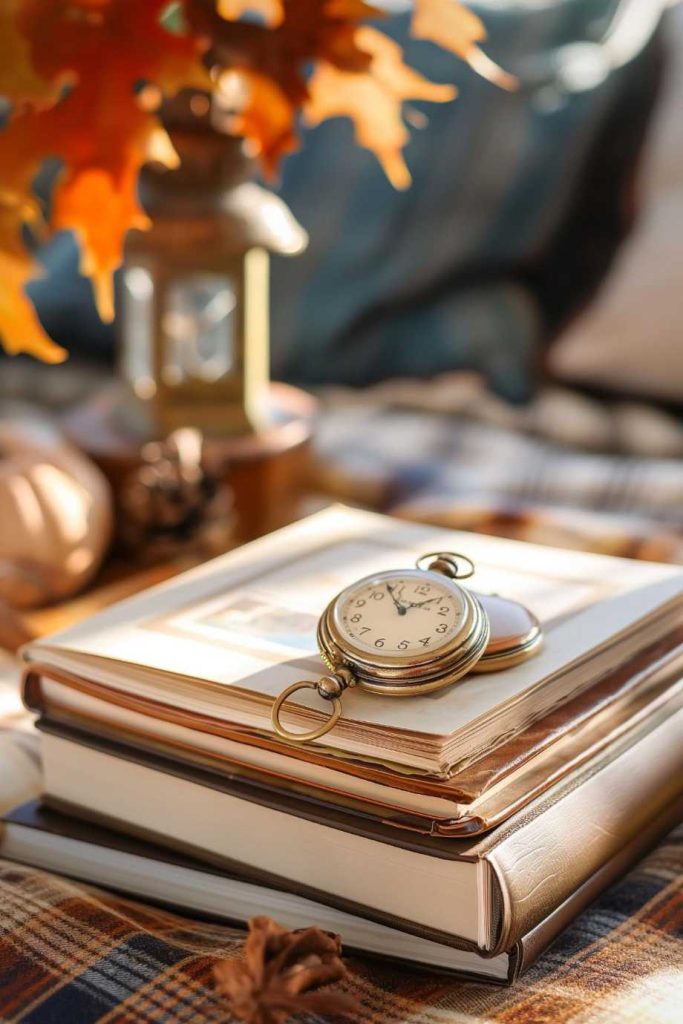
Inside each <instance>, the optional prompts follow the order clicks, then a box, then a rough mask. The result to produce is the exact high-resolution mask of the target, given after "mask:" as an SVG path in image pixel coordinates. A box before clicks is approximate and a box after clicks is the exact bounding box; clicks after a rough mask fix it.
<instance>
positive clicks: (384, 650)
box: [272, 552, 540, 743]
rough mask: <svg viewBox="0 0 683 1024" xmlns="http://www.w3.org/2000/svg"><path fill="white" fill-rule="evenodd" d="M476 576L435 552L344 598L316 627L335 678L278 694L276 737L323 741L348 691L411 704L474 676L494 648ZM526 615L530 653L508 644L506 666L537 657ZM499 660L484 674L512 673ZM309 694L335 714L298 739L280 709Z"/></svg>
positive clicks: (465, 562) (466, 563)
mask: <svg viewBox="0 0 683 1024" xmlns="http://www.w3.org/2000/svg"><path fill="white" fill-rule="evenodd" d="M473 574H474V564H473V563H472V561H471V560H470V559H469V558H467V557H466V556H464V555H460V554H456V553H453V552H430V553H428V554H425V555H422V556H421V557H420V558H419V559H418V560H417V562H416V565H415V568H413V569H394V570H390V571H388V572H379V573H374V574H373V575H371V576H366V577H364V578H363V579H360V580H358V581H356V582H355V583H352V584H351V585H350V586H348V587H346V588H345V589H344V590H342V591H341V592H340V593H339V594H337V596H336V597H334V598H333V599H332V601H330V603H329V604H328V606H327V608H326V609H325V610H324V612H323V613H322V615H321V617H320V620H319V623H318V632H317V640H318V646H319V648H320V654H321V657H322V659H323V661H324V663H325V665H326V666H327V668H328V669H329V675H324V676H322V677H321V678H320V679H318V680H301V681H300V682H297V683H293V684H292V685H291V686H288V687H287V689H286V690H284V691H283V692H282V693H281V694H280V696H279V697H278V698H277V699H276V701H275V703H274V705H273V711H272V723H273V728H274V729H275V732H276V733H277V734H278V735H279V736H281V737H282V738H283V739H287V740H290V741H294V742H299V743H303V742H308V741H310V740H314V739H318V738H319V737H320V736H324V735H325V733H327V732H329V731H330V729H332V728H333V727H334V726H335V725H336V723H337V722H338V720H339V718H340V716H341V699H340V698H341V695H342V693H343V692H344V690H346V689H349V688H350V687H354V686H360V687H362V688H363V689H365V690H368V691H370V692H371V693H376V694H381V695H384V696H391V697H410V696H415V695H418V694H425V693H430V692H432V691H434V690H440V689H442V688H443V687H446V686H450V685H452V684H453V683H455V682H457V681H458V680H459V679H461V678H462V677H463V676H464V675H465V674H466V673H467V672H470V671H471V670H472V669H474V668H475V667H476V666H477V665H478V664H480V663H481V660H482V657H483V656H484V655H485V653H486V651H487V648H488V647H489V643H490V640H491V626H490V621H489V616H488V615H487V613H486V612H485V610H484V607H483V604H482V602H485V601H487V600H488V599H487V598H483V597H481V598H480V597H479V596H477V595H476V594H475V593H473V592H472V591H471V590H467V589H465V588H464V587H462V586H460V583H459V582H458V581H459V580H463V579H467V578H469V577H470V576H472V575H473ZM500 600H503V599H500ZM505 604H510V605H514V604H515V602H505ZM517 607H519V608H521V607H522V606H517ZM495 610H496V614H497V618H498V620H500V621H503V620H504V625H505V630H506V631H507V633H510V629H509V619H510V618H511V617H510V616H509V615H508V616H507V617H506V616H505V615H504V614H503V611H502V610H501V606H498V607H497V608H496V609H495ZM524 611H525V612H526V609H524ZM527 615H528V616H529V620H528V622H527V626H526V628H525V630H524V642H523V643H522V644H521V646H522V647H524V651H521V650H520V651H518V650H517V648H518V647H520V643H519V640H518V642H517V645H515V644H512V643H511V642H510V639H509V638H508V640H507V642H506V643H504V644H503V645H502V647H501V648H500V649H501V650H502V649H503V648H505V651H506V657H507V664H510V657H513V658H514V656H515V653H517V655H518V657H519V658H520V659H521V658H522V657H527V656H529V655H530V654H531V653H534V652H535V650H536V648H537V646H538V642H540V626H538V623H537V621H536V620H535V619H533V616H531V614H530V613H527ZM532 619H533V623H532V622H531V620H532ZM534 624H535V625H534ZM536 627H537V630H536ZM518 633H519V630H518ZM532 634H533V642H532ZM496 653H498V654H499V653H500V651H498V652H496V651H494V652H493V656H492V658H491V664H490V665H489V666H486V670H489V671H490V670H494V669H496V668H498V667H507V664H506V665H504V664H503V662H505V661H506V659H505V658H502V657H498V658H497V660H496V657H495V655H496ZM494 660H496V664H493V662H494ZM513 663H514V662H513ZM304 689H312V690H316V691H317V693H318V694H319V696H320V697H322V698H323V700H325V701H327V702H329V703H331V705H332V712H331V714H330V716H329V717H328V718H327V719H326V721H325V722H324V723H323V724H322V725H321V726H319V727H318V728H316V729H312V730H310V731H309V732H293V731H291V730H289V729H287V728H286V727H285V726H284V725H283V724H282V721H281V718H280V715H281V711H282V707H283V705H284V703H285V702H286V701H287V700H288V698H289V697H291V696H292V694H294V693H296V692H297V691H298V690H304Z"/></svg>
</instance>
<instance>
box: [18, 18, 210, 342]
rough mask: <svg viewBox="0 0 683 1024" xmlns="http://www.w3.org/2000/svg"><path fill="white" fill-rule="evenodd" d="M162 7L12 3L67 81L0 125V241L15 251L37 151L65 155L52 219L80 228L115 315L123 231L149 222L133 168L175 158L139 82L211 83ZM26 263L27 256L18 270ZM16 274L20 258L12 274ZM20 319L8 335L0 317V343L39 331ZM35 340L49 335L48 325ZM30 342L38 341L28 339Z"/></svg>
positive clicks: (168, 86)
mask: <svg viewBox="0 0 683 1024" xmlns="http://www.w3.org/2000/svg"><path fill="white" fill-rule="evenodd" d="M165 6H166V3H165V2H164V0H146V2H145V3H133V2H131V0H124V2H121V0H94V2H93V0H30V2H25V3H23V4H22V5H21V10H20V14H19V20H18V24H19V27H20V29H21V31H22V33H23V36H24V39H25V41H26V44H27V46H28V52H29V54H30V61H31V65H32V67H33V68H34V69H35V72H36V74H37V75H39V76H41V77H42V78H44V79H45V80H46V81H54V80H60V79H61V80H63V79H64V78H66V77H68V78H69V79H70V80H71V82H72V83H73V86H72V88H70V89H69V90H68V92H67V93H66V95H64V96H63V97H61V99H60V100H59V102H57V103H55V104H54V105H53V106H51V107H49V108H48V109H40V110H35V111H34V110H25V109H22V110H20V111H18V112H17V113H15V116H14V117H12V118H11V119H10V122H9V124H8V125H7V127H6V128H5V130H4V131H3V132H1V133H0V182H1V185H2V189H3V194H4V196H5V199H6V202H5V212H6V213H7V214H8V215H7V216H3V218H2V219H0V249H3V250H5V251H10V252H11V251H13V249H14V247H15V245H16V240H17V238H18V237H19V235H20V232H21V226H22V223H23V222H24V220H25V213H24V211H25V210H26V209H27V208H28V207H29V206H30V204H31V202H32V201H33V196H32V191H31V189H32V182H33V179H34V177H35V174H36V173H37V171H38V169H39V168H40V166H41V165H42V163H43V162H44V160H45V159H46V158H48V157H57V158H59V159H61V160H62V161H63V162H64V169H63V172H62V174H61V176H60V178H59V180H58V182H57V185H56V187H55V191H54V195H53V215H52V225H51V226H52V228H53V229H54V230H72V231H73V232H74V233H75V234H76V236H77V238H78V240H79V242H80V244H81V253H82V256H81V269H82V270H83V272H84V273H86V274H87V275H88V276H89V277H90V278H91V279H92V281H93V287H94V291H95V297H96V300H97V305H98V308H99V311H100V314H101V316H102V317H103V318H104V319H111V318H112V317H113V314H114V302H113V284H112V275H113V272H114V270H115V269H116V267H117V266H118V265H119V264H120V262H121V259H122V255H123V242H124V238H125V235H126V232H127V231H128V229H129V228H131V227H137V228H140V227H145V226H148V223H149V222H148V220H147V218H146V217H145V215H144V214H143V212H142V210H141V209H140V207H139V205H138V201H137V194H136V192H137V178H138V172H139V169H140V167H141V165H142V164H143V163H144V162H145V161H146V160H147V159H148V157H149V156H150V153H152V155H153V156H154V159H156V160H157V161H158V160H159V159H160V158H161V159H165V160H166V162H167V163H173V162H175V163H177V155H176V154H175V152H174V150H173V147H172V145H171V142H170V140H169V139H168V137H167V136H166V135H165V133H164V132H163V129H161V128H160V125H159V121H158V118H157V116H156V114H155V112H154V111H153V110H150V109H149V108H148V107H146V106H145V105H144V104H142V103H140V102H139V95H138V94H139V90H140V84H141V83H143V82H146V81H152V82H154V83H155V85H156V86H157V87H158V94H159V99H160V100H161V98H162V97H163V95H172V94H173V93H174V92H176V91H177V90H178V89H180V88H183V87H184V86H186V85H190V86H191V85H199V84H201V85H202V86H204V87H207V86H208V85H209V84H210V79H209V77H208V73H207V72H206V70H205V69H204V68H203V65H202V63H201V60H200V52H201V44H200V43H199V42H198V41H197V40H196V39H194V38H192V37H186V36H177V35H172V34H170V33H169V32H167V31H166V30H165V28H164V27H163V25H162V24H161V22H160V20H159V17H160V14H161V12H162V10H163V9H164V8H165ZM160 133H161V140H162V145H159V142H160ZM0 201H1V200H0ZM12 214H14V216H12ZM29 271H30V266H27V265H24V266H23V267H22V269H21V273H24V274H25V273H27V272H29ZM19 273H20V271H19V269H18V268H17V270H16V273H15V278H14V280H15V281H16V280H17V275H18V274H19ZM24 281H25V278H24ZM22 285H23V281H22ZM17 294H18V291H17V286H16V284H15V287H14V295H15V298H16V296H17ZM20 305H21V304H20ZM24 326H25V328H26V329H24V330H22V331H18V332H17V335H16V338H15V337H12V336H10V335H9V334H8V330H9V329H12V328H13V327H14V328H16V324H14V325H13V324H12V322H11V321H10V320H8V318H7V317H5V318H4V325H3V328H2V338H3V341H4V344H5V347H6V348H8V350H12V351H16V350H17V349H18V348H19V347H23V346H24V341H23V339H25V338H28V337H31V338H35V337H36V336H38V335H37V334H36V331H37V330H38V324H37V321H35V323H34V324H33V325H32V326H33V327H34V328H35V329H36V330H32V331H29V330H28V323H27V322H25V324H24ZM42 344H43V345H44V346H46V345H47V346H49V344H50V343H49V341H48V339H47V338H46V337H45V336H44V335H43V336H42ZM31 347H32V349H33V350H34V351H35V348H36V342H35V340H34V341H32V342H31ZM55 350H56V347H55Z"/></svg>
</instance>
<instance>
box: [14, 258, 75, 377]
mask: <svg viewBox="0 0 683 1024" xmlns="http://www.w3.org/2000/svg"><path fill="white" fill-rule="evenodd" d="M37 269H38V268H37V267H36V266H35V265H34V262H33V260H31V258H30V257H29V256H28V255H26V254H24V253H21V254H17V253H14V252H3V251H1V250H0V338H2V339H3V342H4V345H5V348H6V349H7V351H8V352H9V353H10V355H16V354H17V353H19V352H28V353H30V354H31V355H33V356H36V357H37V358H38V359H42V360H43V362H45V363H61V362H62V361H63V360H64V359H66V352H65V351H64V349H63V348H60V347H59V345H55V343H54V342H53V341H51V340H50V339H49V338H48V336H47V334H46V333H45V331H44V330H43V328H42V326H41V324H40V321H39V320H38V317H37V315H36V311H35V309H34V308H33V304H32V302H31V300H30V299H29V297H28V296H27V294H26V292H25V291H24V286H25V284H26V282H27V281H28V280H30V279H31V278H34V277H36V274H37Z"/></svg>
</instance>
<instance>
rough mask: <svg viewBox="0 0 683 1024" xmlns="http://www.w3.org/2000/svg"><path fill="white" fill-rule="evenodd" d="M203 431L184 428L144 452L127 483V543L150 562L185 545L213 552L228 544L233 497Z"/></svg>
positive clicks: (123, 499)
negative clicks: (210, 460) (208, 453)
mask: <svg viewBox="0 0 683 1024" xmlns="http://www.w3.org/2000/svg"><path fill="white" fill-rule="evenodd" d="M203 448H204V445H203V439H202V435H201V433H200V432H199V431H198V430H194V429H193V428H189V427H187V428H184V429H182V430H176V431H174V433H172V434H170V435H169V436H168V437H167V438H166V440H165V441H153V442H150V443H149V444H146V445H145V446H144V448H143V449H142V453H141V455H142V463H141V465H140V466H139V468H137V469H136V470H135V471H134V472H133V473H132V474H131V475H130V476H129V478H128V479H127V480H126V481H125V482H124V485H123V487H122V489H121V495H120V499H119V505H120V513H119V520H120V521H119V534H120V537H121V540H122V541H123V543H124V544H125V545H126V546H128V547H130V548H134V549H137V550H138V551H140V552H143V553H145V554H146V555H148V556H149V557H152V558H155V557H160V556H161V557H163V556H164V555H166V556H168V555H171V554H173V553H174V552H175V551H176V550H177V549H178V548H182V547H184V546H186V545H201V546H202V547H205V548H207V549H208V550H209V552H210V553H214V552H217V551H220V550H225V548H226V547H227V546H228V544H229V540H230V536H231V531H232V525H233V513H232V496H231V493H230V489H229V488H228V487H227V485H226V484H225V483H223V482H221V481H220V479H219V474H218V473H217V472H215V471H212V470H211V469H210V468H209V467H208V466H207V465H206V462H205V459H204V455H203Z"/></svg>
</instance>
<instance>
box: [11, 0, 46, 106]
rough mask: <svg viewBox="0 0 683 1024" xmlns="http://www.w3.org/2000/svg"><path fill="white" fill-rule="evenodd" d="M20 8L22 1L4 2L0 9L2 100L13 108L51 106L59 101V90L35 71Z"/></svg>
mask: <svg viewBox="0 0 683 1024" xmlns="http://www.w3.org/2000/svg"><path fill="white" fill-rule="evenodd" d="M19 7H20V0H2V4H1V5H0V96H3V97H4V98H5V99H8V100H9V101H10V102H11V103H14V104H24V103H31V104H36V105H48V104H50V103H53V102H54V101H55V100H56V98H57V96H58V94H59V92H58V88H57V86H56V85H55V84H54V83H52V82H47V81H45V79H43V78H41V76H40V75H39V74H37V72H36V70H35V68H34V67H33V64H32V62H31V55H30V50H29V45H28V41H27V39H26V38H25V36H24V35H23V33H22V32H21V31H20V29H19V25H18V23H17V14H18V11H19Z"/></svg>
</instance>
